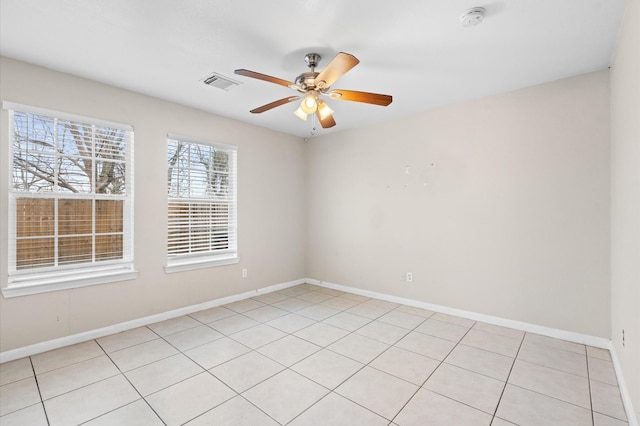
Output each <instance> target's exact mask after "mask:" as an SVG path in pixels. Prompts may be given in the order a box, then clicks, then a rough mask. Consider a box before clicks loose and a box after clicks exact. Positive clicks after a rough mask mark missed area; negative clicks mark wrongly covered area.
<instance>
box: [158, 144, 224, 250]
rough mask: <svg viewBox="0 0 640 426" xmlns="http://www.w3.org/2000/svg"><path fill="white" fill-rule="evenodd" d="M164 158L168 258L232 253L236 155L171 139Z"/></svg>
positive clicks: (211, 146) (204, 145) (222, 149)
mask: <svg viewBox="0 0 640 426" xmlns="http://www.w3.org/2000/svg"><path fill="white" fill-rule="evenodd" d="M167 153H168V157H167V181H168V186H167V192H168V196H169V210H168V214H169V217H168V220H169V229H168V253H169V256H175V255H184V254H194V253H220V252H224V251H227V250H229V249H232V248H234V247H233V246H235V216H234V209H235V205H234V203H235V198H234V194H235V188H234V184H235V183H234V181H235V180H234V175H233V173H234V171H233V167H234V166H233V165H232V157H231V156H232V155H235V151H230V150H227V149H224V148H220V147H217V146H215V145H207V144H200V143H193V142H185V141H180V140H175V139H170V140H169V143H168V151H167Z"/></svg>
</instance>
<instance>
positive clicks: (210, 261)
mask: <svg viewBox="0 0 640 426" xmlns="http://www.w3.org/2000/svg"><path fill="white" fill-rule="evenodd" d="M239 262H240V258H239V257H238V256H237V255H236V254H235V253H233V254H230V255H226V256H203V257H190V258H182V259H180V258H178V259H169V260H167V265H166V266H165V267H164V271H165V272H166V273H167V274H171V273H174V272H183V271H191V270H194V269H202V268H211V267H214V266H224V265H232V264H234V263H239Z"/></svg>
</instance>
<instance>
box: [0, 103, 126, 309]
mask: <svg viewBox="0 0 640 426" xmlns="http://www.w3.org/2000/svg"><path fill="white" fill-rule="evenodd" d="M2 109H3V114H4V111H6V114H7V131H8V132H7V133H8V134H7V137H8V143H7V145H8V148H7V153H8V155H7V158H8V161H7V163H6V166H7V171H6V172H7V173H8V175H9V179H8V185H7V186H8V188H7V189H8V194H7V198H8V209H9V211H8V214H7V216H8V221H7V222H8V240H9V241H8V259H7V260H8V264H7V275H8V279H7V284H6V287H3V288H2V294H3V296H4V297H5V298H11V297H18V296H25V295H30V294H38V293H45V292H51V291H58V290H64V289H71V288H78V287H85V286H90V285H98V284H105V283H111V282H118V281H125V280H131V279H135V278H136V277H137V275H138V271H136V269H135V266H134V259H133V256H134V255H133V237H134V233H133V221H134V216H133V204H134V186H133V153H134V151H133V147H134V132H133V130H134V129H133V127H132V126H130V125H127V124H121V123H114V122H109V121H105V120H100V119H95V118H91V117H86V116H81V115H76V114H69V113H64V112H60V111H55V110H49V109H44V108H38V107H32V106H28V105H21V104H17V103H13V102H6V101H5V102H3V103H2ZM15 113H22V114H33V115H40V116H45V117H47V118H53V119H55V120H63V121H72V122H75V123H80V124H82V125H83V126H91V127H92V131H93V130H94V126H95V128H102V127H108V128H115V129H119V130H123V131H125V132H127V138H128V141H127V144H126V151H125V159H124V165H125V188H126V190H125V194H124V195H122V196H106V195H98V196H96V195H97V194H96V193H94V192H92V193H89V194H87V195H84V194H83V195H74V194H73V193H65V192H57V191H55V192H54V191H52V192H47V193H37V192H30V191H24V190H16V189H15V188H14V184H13V173H14V134H13V129H14V126H15V120H14V114H15ZM92 158H93V157H92ZM94 161H95V160H94ZM24 198H34V199H35V198H40V199H51V200H64V199H79V200H91V201H92V206H94V207H95V202H96V201H98V200H101V199H117V200H121V201H122V202H123V206H122V222H123V223H122V259H112V260H99V261H96V253H95V252H94V249H92V255H91V260H90V261H85V262H82V261H81V262H77V263H70V264H63V265H58V264H57V262H58V260H59V257H58V258H56V256H54V259H55V263H56V264H55V265H53V266H42V267H34V268H25V269H21V268H18V267H17V259H16V258H17V234H16V232H17V228H16V226H17V222H16V214H17V212H16V206H17V200H18V199H24ZM91 217H92V219H91V220H92V225H91V226H92V231H91V234H90V235H91V237H92V239H93V238H95V237H96V236H100V235H101V234H96V232H95V225H94V224H95V220H96V218H95V214H94V213H92V216H91ZM57 226H59V224H58V223H57V222H54V227H56V228H57ZM57 235H59V234H58V231H55V233H54V238H58V236H57Z"/></svg>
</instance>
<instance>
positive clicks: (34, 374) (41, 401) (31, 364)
mask: <svg viewBox="0 0 640 426" xmlns="http://www.w3.org/2000/svg"><path fill="white" fill-rule="evenodd" d="M29 365H30V366H31V371H33V379H34V380H35V382H36V388H37V389H38V395H39V396H40V404H42V411H44V418H45V420H46V421H47V425H50V424H51V422H50V421H49V414H48V413H47V407H45V405H44V399H42V392H41V391H40V382H38V375H37V374H36V369H35V367H34V366H33V360H32V359H31V357H29ZM25 408H27V407H25Z"/></svg>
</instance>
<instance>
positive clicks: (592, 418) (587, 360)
mask: <svg viewBox="0 0 640 426" xmlns="http://www.w3.org/2000/svg"><path fill="white" fill-rule="evenodd" d="M584 356H585V361H586V363H587V389H588V390H589V408H591V424H592V425H594V424H595V423H596V418H595V417H596V416H595V413H594V412H593V395H592V392H591V365H590V364H589V351H588V350H587V348H586V346H585V348H584Z"/></svg>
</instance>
